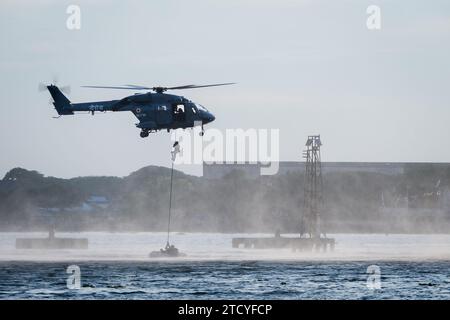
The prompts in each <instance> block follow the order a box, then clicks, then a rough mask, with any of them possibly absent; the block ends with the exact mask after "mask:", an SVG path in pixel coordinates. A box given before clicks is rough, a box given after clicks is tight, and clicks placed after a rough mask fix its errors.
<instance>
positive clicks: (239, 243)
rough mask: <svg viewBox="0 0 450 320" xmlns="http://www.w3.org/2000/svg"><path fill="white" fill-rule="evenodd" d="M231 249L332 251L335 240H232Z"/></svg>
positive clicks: (286, 238) (271, 238)
mask: <svg viewBox="0 0 450 320" xmlns="http://www.w3.org/2000/svg"><path fill="white" fill-rule="evenodd" d="M232 245H233V248H245V249H280V248H290V249H292V250H294V251H312V250H316V251H327V250H330V251H333V250H334V246H335V240H334V239H333V238H300V237H298V238H293V237H281V236H279V237H270V238H269V237H267V238H263V237H262V238H233V240H232Z"/></svg>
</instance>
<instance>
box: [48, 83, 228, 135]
mask: <svg viewBox="0 0 450 320" xmlns="http://www.w3.org/2000/svg"><path fill="white" fill-rule="evenodd" d="M231 84H234V83H233V82H227V83H216V84H206V85H194V84H190V85H184V86H176V87H145V86H138V85H132V84H127V85H123V86H82V87H83V88H96V89H98V88H101V89H124V90H136V91H138V90H146V91H148V92H146V93H142V94H141V93H135V94H134V95H130V96H127V97H124V98H122V99H120V100H110V101H94V102H83V103H72V102H70V100H69V99H68V98H67V97H66V96H65V95H64V94H63V93H62V92H61V90H60V89H59V88H58V87H57V86H56V85H54V84H51V85H48V86H46V87H47V89H48V91H49V92H50V95H51V96H52V98H53V105H54V107H55V109H56V111H57V112H58V115H59V116H58V118H59V117H60V116H63V115H73V114H75V112H90V113H91V114H92V115H94V113H95V112H107V111H131V112H132V113H133V114H134V115H135V116H136V118H138V120H139V123H137V124H136V127H137V128H139V129H141V132H140V136H141V137H142V138H146V137H148V136H149V134H150V133H153V132H157V131H160V130H167V132H170V130H173V129H179V128H182V129H186V128H193V127H194V126H197V125H201V127H202V128H201V131H200V135H201V136H203V135H204V132H205V131H204V128H203V125H205V124H207V123H210V122H212V121H214V120H215V117H214V115H213V114H212V113H211V112H210V111H208V109H206V108H205V107H203V106H202V105H200V104H198V103H195V102H192V101H190V100H188V99H186V98H184V97H183V96H178V95H173V94H167V93H165V92H166V91H167V90H182V89H194V88H204V87H216V86H225V85H231Z"/></svg>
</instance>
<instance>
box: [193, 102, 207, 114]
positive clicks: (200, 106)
mask: <svg viewBox="0 0 450 320" xmlns="http://www.w3.org/2000/svg"><path fill="white" fill-rule="evenodd" d="M195 106H196V107H197V108H198V109H199V110H202V111H205V112H208V109H206V108H205V107H204V106H202V105H201V104H198V103H196V104H195Z"/></svg>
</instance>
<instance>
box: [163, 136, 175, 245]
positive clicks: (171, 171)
mask: <svg viewBox="0 0 450 320" xmlns="http://www.w3.org/2000/svg"><path fill="white" fill-rule="evenodd" d="M176 144H178V141H177V131H176V130H175V143H174V145H173V147H175V145H176ZM175 152H176V151H172V158H171V159H172V169H171V170H170V191H169V220H168V222H167V244H166V247H168V246H169V245H170V242H169V240H170V217H171V212H172V185H173V164H174V162H175V156H176V153H175Z"/></svg>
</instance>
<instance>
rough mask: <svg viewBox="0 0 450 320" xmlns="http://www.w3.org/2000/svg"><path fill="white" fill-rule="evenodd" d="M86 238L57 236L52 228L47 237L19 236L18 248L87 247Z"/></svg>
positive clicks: (17, 240)
mask: <svg viewBox="0 0 450 320" xmlns="http://www.w3.org/2000/svg"><path fill="white" fill-rule="evenodd" d="M87 248H88V239H86V238H57V237H55V233H54V231H53V230H50V232H49V235H48V237H47V238H17V239H16V249H87Z"/></svg>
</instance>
